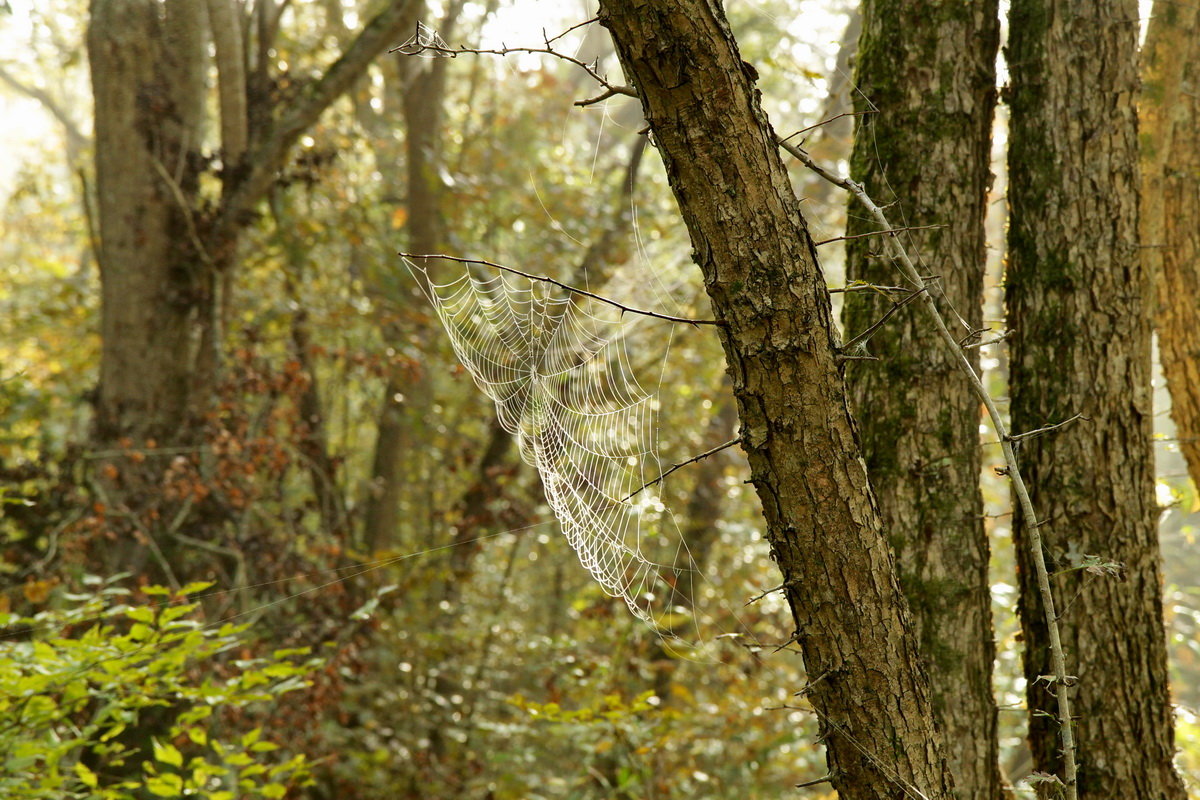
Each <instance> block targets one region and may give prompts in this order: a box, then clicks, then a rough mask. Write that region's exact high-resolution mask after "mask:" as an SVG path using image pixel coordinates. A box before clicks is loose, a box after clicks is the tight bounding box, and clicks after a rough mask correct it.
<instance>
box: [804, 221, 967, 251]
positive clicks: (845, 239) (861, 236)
mask: <svg viewBox="0 0 1200 800" xmlns="http://www.w3.org/2000/svg"><path fill="white" fill-rule="evenodd" d="M945 227H948V226H947V225H913V226H911V227H908V228H896V229H895V230H884V231H867V232H866V233H856V234H854V235H852V236H835V237H833V238H832V239H823V240H821V241H819V242H813V247H820V246H821V245H823V244H831V243H833V242H848V241H850V240H851V239H865V238H867V237H868V236H883V235H885V234H886V235H888V236H895V235H896V234H898V233H904V232H905V231H933V230H937V229H938V228H945Z"/></svg>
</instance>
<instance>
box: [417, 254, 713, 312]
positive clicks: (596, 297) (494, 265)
mask: <svg viewBox="0 0 1200 800" xmlns="http://www.w3.org/2000/svg"><path fill="white" fill-rule="evenodd" d="M397 255H398V256H400V257H401V258H406V259H414V258H419V259H428V258H441V259H444V260H446V261H455V262H457V263H459V264H479V265H481V266H484V267H491V268H492V269H498V270H503V271H504V272H509V273H512V274H513V275H519V276H521V277H522V278H528V279H529V280H531V281H541V282H542V283H548V284H550V285H552V286H557V287H558V288H560V289H563V290H565V291H568V292H570V293H571V294H577V295H580V296H582V297H590V298H591V299H593V300H598V301H600V302H601V303H606V304H608V305H610V306H612V307H613V308H619V309H620V310H621V311H622V312H624V313H629V314H638V315H640V316H643V317H653V318H654V319H661V320H666V321H667V322H682V323H685V324H687V325H724V324H725V321H724V320H719V319H689V318H688V317H673V316H671V315H670V314H659V313H658V312H657V311H646V310H644V309H640V308H633V307H631V306H627V305H624V304H622V303H618V302H617V301H616V300H612V299H609V298H607V297H603V296H601V295H598V294H594V293H593V292H589V291H587V290H586V289H580V288H578V287H576V286H571V285H569V284H566V283H563V282H562V281H556V280H555V279H554V278H549V277H547V276H545V275H533V274H530V273H528V272H522V271H521V270H519V269H513V268H512V267H506V266H504V265H503V264H497V263H495V262H494V261H485V260H483V259H480V258H459V257H457V256H447V255H441V254H439V253H397Z"/></svg>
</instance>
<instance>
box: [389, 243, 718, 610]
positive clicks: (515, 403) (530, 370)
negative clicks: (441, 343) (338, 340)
mask: <svg viewBox="0 0 1200 800" xmlns="http://www.w3.org/2000/svg"><path fill="white" fill-rule="evenodd" d="M405 264H406V266H407V267H408V269H409V271H410V272H411V273H412V274H413V276H414V277H415V278H416V279H417V281H418V282H419V283H420V284H421V285H422V288H423V289H424V291H425V294H426V295H427V297H428V298H429V300H430V302H431V303H432V304H433V307H434V309H435V311H436V312H437V316H438V319H439V320H441V323H442V325H443V326H444V327H445V329H446V332H447V334H448V335H449V337H450V342H451V344H452V345H453V347H454V352H455V353H456V355H457V356H458V358H459V360H460V361H461V362H462V365H463V366H464V367H465V368H466V369H467V371H469V372H470V373H471V376H472V377H473V378H474V380H475V383H476V385H478V386H479V388H480V389H481V390H482V391H483V393H484V394H486V395H487V396H488V397H489V398H491V400H492V401H493V402H494V403H495V406H496V415H497V417H498V419H499V421H500V424H501V425H502V426H503V427H504V429H505V430H506V431H508V432H509V433H511V434H513V435H514V436H516V437H517V443H518V445H519V448H520V452H521V458H522V459H523V460H524V461H525V462H526V463H528V464H530V465H531V466H533V467H534V468H535V469H536V470H537V472H538V475H539V476H540V478H541V482H542V487H543V489H544V491H545V495H546V500H547V502H548V503H549V505H550V508H551V510H553V512H554V515H555V517H556V518H557V519H558V521H559V524H560V526H561V528H562V532H563V535H564V536H565V537H566V539H567V542H568V543H569V544H570V545H571V547H572V548H573V549H574V550H575V552H576V554H577V555H578V556H579V560H580V563H582V564H583V566H584V567H585V568H586V569H587V570H588V572H590V573H591V574H592V576H593V577H594V578H595V580H596V581H597V582H598V583H599V584H600V586H601V587H602V588H603V590H604V591H605V592H606V593H607V594H609V595H611V596H613V597H619V598H621V599H622V600H624V602H625V604H626V605H627V606H628V607H629V609H630V611H632V612H633V614H634V615H636V616H637V617H639V618H641V619H643V620H645V621H646V622H649V623H651V624H655V623H658V624H659V625H662V624H663V621H664V618H665V617H664V615H665V614H667V613H671V612H678V611H683V610H685V609H681V608H677V607H676V602H675V601H676V593H677V591H678V589H679V588H681V586H680V584H681V583H682V582H683V581H691V580H692V579H693V574H692V573H694V572H695V570H694V566H693V565H692V562H691V559H690V557H689V556H687V554H686V546H685V545H684V544H683V542H682V539H681V538H679V537H677V536H671V535H667V534H666V533H664V532H663V530H662V525H658V524H655V522H656V521H666V520H669V515H666V514H664V513H663V512H664V511H665V508H664V506H663V504H662V502H661V500H660V498H659V497H658V495H657V494H656V493H654V492H652V491H651V490H650V489H647V490H645V491H640V492H639V491H638V490H639V489H641V488H642V487H643V486H644V485H645V484H646V483H647V482H648V481H650V480H653V479H655V478H657V477H658V476H659V475H660V474H661V472H660V466H659V459H658V456H657V453H656V449H657V448H656V446H655V430H656V417H657V413H656V412H657V405H658V404H657V401H656V399H655V398H654V396H653V395H651V394H649V393H647V392H646V391H645V390H643V389H642V387H641V386H640V385H639V383H638V381H637V378H636V376H635V371H634V368H633V366H632V364H631V363H630V360H629V353H628V351H627V348H626V346H625V344H626V339H625V337H624V335H623V327H624V326H623V324H622V323H623V320H622V317H621V312H620V310H619V309H615V308H611V307H609V306H606V305H604V304H602V303H598V302H596V301H593V300H589V299H587V298H583V297H580V296H575V295H572V294H569V293H566V292H562V291H560V290H558V289H557V288H555V287H552V286H551V285H550V284H547V283H544V282H541V281H535V280H531V279H528V278H524V277H519V276H513V275H509V274H507V273H501V274H497V275H494V276H491V277H481V276H479V275H476V274H474V273H473V272H472V271H471V270H470V269H466V268H464V270H463V272H462V274H460V275H459V276H458V277H456V278H455V279H453V280H451V281H449V282H448V283H435V282H434V281H433V280H432V279H431V278H430V275H429V271H428V270H426V269H424V268H422V267H420V266H418V265H417V264H415V263H413V262H412V261H410V260H408V259H405ZM635 492H637V494H636V495H635V496H633V497H631V496H630V495H634V493H635ZM651 554H653V555H660V556H663V559H662V560H663V561H669V562H670V563H669V564H667V563H658V561H657V560H655V559H654V558H652V557H651ZM689 595H690V592H689ZM686 611H688V612H690V609H687V610H686ZM671 627H674V626H671Z"/></svg>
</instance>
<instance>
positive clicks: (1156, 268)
mask: <svg viewBox="0 0 1200 800" xmlns="http://www.w3.org/2000/svg"><path fill="white" fill-rule="evenodd" d="M1142 53H1143V55H1142V70H1143V73H1142V80H1143V83H1142V95H1141V101H1140V111H1141V119H1142V136H1141V143H1142V170H1143V182H1142V247H1143V248H1144V250H1143V252H1144V254H1145V257H1146V259H1147V261H1148V266H1149V268H1150V270H1151V273H1152V274H1153V275H1154V276H1155V278H1156V283H1157V287H1158V307H1157V313H1156V315H1155V327H1156V328H1157V330H1158V352H1159V357H1160V359H1161V360H1162V368H1163V374H1164V375H1165V376H1166V378H1167V389H1168V391H1169V392H1170V393H1171V418H1172V419H1173V420H1174V421H1175V429H1176V435H1177V437H1178V439H1179V449H1180V450H1182V451H1183V457H1184V459H1185V460H1186V461H1187V466H1188V474H1189V475H1191V478H1192V483H1193V485H1195V486H1197V487H1200V299H1198V298H1200V226H1198V225H1197V220H1200V100H1197V86H1200V7H1198V6H1195V5H1191V6H1185V5H1181V4H1179V3H1176V2H1164V1H1163V0H1157V2H1155V4H1154V13H1153V14H1152V15H1151V17H1150V26H1149V29H1148V30H1147V32H1146V44H1145V46H1144V48H1143V50H1142Z"/></svg>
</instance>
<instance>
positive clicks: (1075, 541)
mask: <svg viewBox="0 0 1200 800" xmlns="http://www.w3.org/2000/svg"><path fill="white" fill-rule="evenodd" d="M1137 11H1138V9H1137V4H1136V3H1132V2H1123V1H1121V2H1104V3H1099V4H1096V3H1075V2H1069V1H1067V2H1063V1H1060V0H1051V1H1050V2H1044V1H1043V0H1022V1H1021V2H1016V3H1014V4H1013V6H1012V11H1011V17H1010V26H1011V27H1010V30H1011V36H1010V40H1009V45H1008V50H1007V52H1006V56H1007V58H1008V63H1009V65H1010V69H1011V72H1012V82H1011V97H1010V106H1011V109H1012V123H1011V130H1010V138H1009V154H1008V166H1009V193H1008V196H1009V205H1010V209H1011V221H1010V225H1009V240H1008V246H1009V262H1008V271H1007V273H1006V282H1007V303H1008V314H1009V326H1010V328H1011V329H1012V331H1013V336H1012V338H1011V342H1012V344H1011V362H1010V363H1011V367H1010V369H1011V374H1010V381H1011V394H1012V427H1013V430H1014V431H1016V432H1017V433H1018V434H1019V433H1021V432H1024V431H1031V430H1034V429H1037V428H1040V427H1043V426H1045V425H1048V424H1056V423H1062V422H1065V421H1066V420H1068V419H1070V418H1072V417H1074V416H1075V415H1077V414H1082V415H1083V417H1084V418H1083V419H1081V420H1079V421H1076V422H1074V423H1072V424H1070V425H1067V426H1065V427H1063V428H1062V429H1061V430H1057V431H1054V432H1052V433H1051V434H1049V435H1045V436H1041V437H1037V438H1033V439H1030V440H1026V441H1024V442H1023V443H1022V445H1021V458H1022V462H1023V466H1024V468H1025V469H1026V470H1027V473H1028V477H1029V480H1030V484H1031V486H1032V487H1033V492H1034V502H1035V504H1036V505H1037V507H1038V509H1039V511H1040V512H1041V513H1042V514H1043V515H1044V519H1045V520H1046V524H1045V527H1044V529H1043V530H1042V531H1041V533H1042V536H1043V537H1044V541H1045V543H1046V544H1045V548H1046V555H1047V560H1048V561H1049V562H1050V563H1053V564H1055V565H1056V569H1057V577H1056V590H1057V598H1058V601H1059V604H1060V605H1059V608H1061V609H1062V611H1061V612H1060V614H1061V617H1062V625H1063V628H1064V634H1063V637H1064V644H1065V645H1066V648H1067V651H1068V652H1069V654H1070V659H1071V663H1073V664H1075V665H1077V666H1076V669H1077V670H1078V678H1079V683H1078V687H1077V689H1076V690H1075V695H1076V697H1077V699H1076V706H1075V713H1076V714H1077V715H1078V717H1079V735H1078V740H1079V752H1080V757H1081V767H1080V777H1079V787H1078V788H1079V795H1080V797H1085V798H1088V797H1094V798H1100V797H1110V796H1111V795H1112V792H1113V791H1114V787H1116V786H1120V787H1124V788H1123V789H1122V791H1125V792H1128V793H1131V794H1133V795H1137V796H1139V797H1162V798H1181V797H1183V796H1184V791H1183V787H1182V785H1181V783H1180V780H1179V777H1178V775H1176V773H1175V768H1174V765H1173V759H1174V748H1173V745H1172V711H1171V705H1170V697H1169V693H1168V688H1167V686H1168V684H1167V674H1166V649H1165V636H1164V631H1163V622H1162V600H1161V591H1162V588H1161V577H1160V574H1159V554H1158V542H1157V534H1156V528H1155V521H1156V519H1157V516H1158V508H1157V507H1156V505H1155V502H1154V494H1153V492H1154V467H1153V454H1152V451H1151V441H1150V437H1151V415H1152V409H1151V396H1150V297H1151V295H1150V294H1149V292H1150V290H1151V284H1150V276H1149V275H1148V274H1147V272H1146V269H1145V266H1144V264H1143V260H1142V256H1141V251H1140V249H1139V247H1138V230H1137V228H1138V213H1137V209H1138V204H1137V192H1138V191H1139V189H1140V180H1139V173H1138V162H1137V157H1138V154H1137V119H1136V113H1135V105H1134V99H1135V97H1136V92H1137V86H1138V75H1137V26H1136V25H1135V24H1134V23H1135V21H1136V20H1137ZM1022 525H1023V522H1022V519H1021V517H1020V515H1019V514H1018V516H1017V518H1016V520H1015V526H1014V534H1015V536H1016V538H1017V540H1018V542H1020V541H1021V540H1022V539H1023V537H1024V536H1025V535H1026V534H1025V531H1024V530H1023V529H1022ZM1017 553H1018V562H1019V565H1020V569H1019V571H1018V574H1019V577H1020V580H1021V601H1020V609H1021V624H1022V629H1023V631H1024V634H1025V647H1026V650H1025V677H1026V681H1027V686H1028V689H1027V696H1028V704H1029V708H1030V710H1031V712H1032V713H1031V717H1030V744H1031V747H1032V749H1033V755H1034V762H1035V764H1036V767H1037V769H1039V770H1043V771H1046V772H1057V770H1058V766H1059V763H1058V762H1059V744H1058V740H1057V737H1058V731H1057V726H1056V724H1055V722H1054V720H1053V717H1052V716H1048V715H1046V714H1043V713H1040V712H1042V711H1047V710H1049V711H1052V708H1049V707H1048V704H1052V700H1051V699H1050V693H1049V692H1047V687H1046V684H1045V681H1044V680H1042V679H1041V678H1040V676H1044V675H1046V674H1048V673H1050V671H1051V670H1050V669H1049V661H1048V658H1049V657H1048V654H1047V633H1046V629H1045V626H1044V624H1043V623H1042V619H1043V616H1042V610H1041V601H1040V598H1039V594H1038V591H1037V589H1036V587H1035V585H1034V583H1033V578H1032V569H1031V566H1030V564H1029V562H1028V559H1027V557H1026V556H1025V554H1024V553H1025V549H1024V547H1022V546H1020V545H1018V548H1017ZM1106 565H1111V566H1106ZM1048 791H1049V790H1048Z"/></svg>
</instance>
